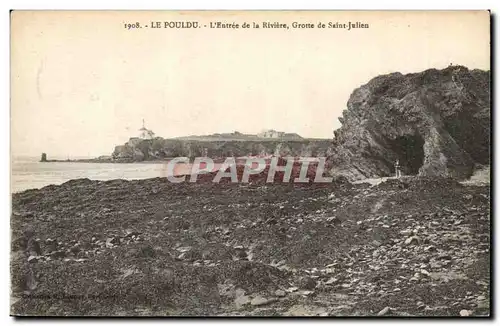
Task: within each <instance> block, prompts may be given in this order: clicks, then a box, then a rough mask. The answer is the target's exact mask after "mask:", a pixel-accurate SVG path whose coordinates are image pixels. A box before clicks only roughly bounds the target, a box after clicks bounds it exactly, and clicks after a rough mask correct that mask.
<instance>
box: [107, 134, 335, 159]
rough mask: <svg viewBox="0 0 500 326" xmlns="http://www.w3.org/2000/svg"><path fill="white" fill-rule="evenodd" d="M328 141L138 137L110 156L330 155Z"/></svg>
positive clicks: (330, 143)
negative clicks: (206, 139)
mask: <svg viewBox="0 0 500 326" xmlns="http://www.w3.org/2000/svg"><path fill="white" fill-rule="evenodd" d="M331 145H332V142H331V140H307V139H303V140H297V141H295V140H293V141H292V140H290V141H288V140H287V141H281V140H264V141H238V140H229V141H226V140H211V141H201V140H185V139H163V138H161V137H157V138H155V139H150V140H147V139H139V138H131V139H130V140H129V141H128V142H127V143H125V144H124V145H120V146H116V147H115V150H114V152H113V159H114V160H115V161H119V162H140V161H151V160H161V159H165V158H168V157H178V156H182V157H184V156H185V157H190V158H193V157H197V156H208V157H211V158H223V157H228V156H236V157H238V156H245V155H271V154H275V155H280V156H289V155H290V156H329V155H331Z"/></svg>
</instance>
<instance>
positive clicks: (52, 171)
mask: <svg viewBox="0 0 500 326" xmlns="http://www.w3.org/2000/svg"><path fill="white" fill-rule="evenodd" d="M39 159H40V158H39V157H13V158H12V161H11V191H12V192H19V191H23V190H26V189H33V188H41V187H45V186H48V185H52V184H55V185H58V184H61V183H64V182H66V181H68V180H71V179H79V178H89V179H91V180H111V179H127V180H132V179H148V178H155V177H166V176H167V173H166V164H165V163H129V164H126V163H72V162H46V163H40V162H38V160H39Z"/></svg>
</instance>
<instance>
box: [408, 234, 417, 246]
mask: <svg viewBox="0 0 500 326" xmlns="http://www.w3.org/2000/svg"><path fill="white" fill-rule="evenodd" d="M419 242H420V238H419V237H417V236H412V237H409V238H407V239H406V240H405V245H411V244H418V243H419Z"/></svg>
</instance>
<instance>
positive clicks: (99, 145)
mask: <svg viewBox="0 0 500 326" xmlns="http://www.w3.org/2000/svg"><path fill="white" fill-rule="evenodd" d="M156 21H159V22H162V25H163V22H171V21H173V22H177V21H178V22H180V21H185V22H187V21H189V22H199V24H200V28H197V29H192V28H191V29H169V28H160V29H152V28H151V25H150V24H151V22H156ZM136 22H139V23H140V25H141V26H143V28H139V29H127V28H125V26H126V25H125V24H127V23H130V24H134V23H136ZM210 22H226V23H233V22H235V23H238V24H240V28H239V29H210V28H208V27H204V26H205V25H207V26H209V23H210ZM244 22H248V23H250V24H252V23H253V22H256V23H259V24H260V25H261V27H262V22H279V23H287V24H289V25H290V29H264V28H260V29H253V28H241V25H242V24H243V23H244ZM293 22H298V23H311V24H314V25H315V26H317V24H318V23H320V22H321V23H324V24H325V25H328V23H329V22H331V23H336V22H339V23H348V22H353V23H354V22H362V23H365V24H368V25H369V28H364V29H351V30H347V29H339V28H322V29H319V28H314V29H294V28H292V27H291V24H292V23H293ZM489 24H490V21H489V13H488V12H486V11H475V12H471V11H469V12H458V11H454V12H425V11H424V12H409V11H392V12H363V11H355V12H354V11H353V12H350V11H338V12H328V11H325V12H312V11H308V12H300V11H290V12H271V11H268V12H259V11H254V12H162V11H155V12H153V11H101V12H99V11H92V12H91V11H88V12H85V11H69V12H65V11H57V12H55V11H52V12H51V11H14V12H13V13H12V16H11V108H10V110H11V153H12V154H13V155H31V156H39V155H40V153H42V152H46V153H47V154H48V155H49V158H50V157H55V156H59V157H81V156H99V155H110V154H111V152H112V151H113V149H114V146H116V145H120V144H123V143H125V142H126V141H127V140H128V139H129V138H130V137H135V136H137V135H138V134H139V131H138V130H139V128H141V126H142V119H144V120H145V122H146V127H147V128H149V129H152V130H153V131H154V132H155V133H156V135H158V136H161V137H164V138H169V137H177V136H187V135H204V134H212V133H221V132H233V131H239V132H243V133H252V134H255V133H258V132H260V131H262V130H263V129H276V130H279V131H285V132H296V133H298V134H300V135H301V136H303V137H315V138H333V130H334V129H337V128H339V127H340V123H339V121H338V119H337V118H338V117H339V116H341V114H342V111H343V110H345V109H346V108H347V107H346V104H347V101H348V99H349V96H350V94H351V93H352V91H353V90H354V89H356V88H357V87H359V86H361V85H363V84H366V83H367V82H368V81H369V80H370V79H372V78H373V77H376V76H378V75H381V74H387V73H391V72H401V73H413V72H419V71H423V70H425V69H429V68H438V69H441V68H445V67H447V66H448V65H449V64H450V63H453V64H459V65H463V66H466V67H468V68H470V69H475V68H479V69H486V70H489V69H490V50H489V47H490V36H489V30H490V25H489ZM146 25H147V26H149V27H145V26H146Z"/></svg>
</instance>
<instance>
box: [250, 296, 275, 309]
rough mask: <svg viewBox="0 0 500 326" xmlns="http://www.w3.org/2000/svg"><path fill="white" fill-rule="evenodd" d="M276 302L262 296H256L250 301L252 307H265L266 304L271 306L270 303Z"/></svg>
mask: <svg viewBox="0 0 500 326" xmlns="http://www.w3.org/2000/svg"><path fill="white" fill-rule="evenodd" d="M274 301H275V300H273V299H266V298H264V297H261V296H259V295H258V296H256V297H254V298H253V299H252V301H250V304H251V305H252V306H263V305H266V304H269V303H272V302H274Z"/></svg>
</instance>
